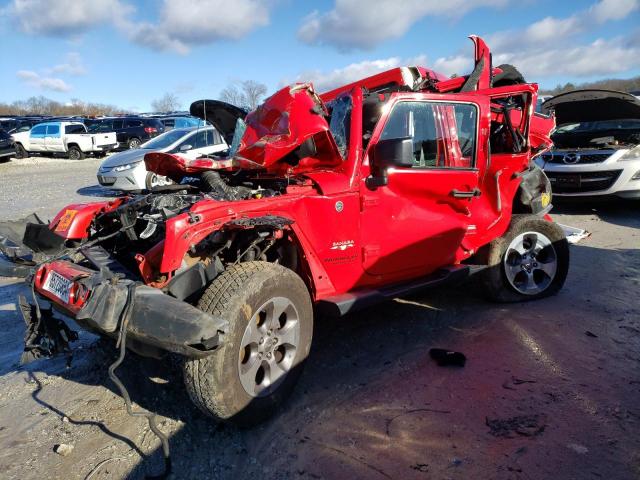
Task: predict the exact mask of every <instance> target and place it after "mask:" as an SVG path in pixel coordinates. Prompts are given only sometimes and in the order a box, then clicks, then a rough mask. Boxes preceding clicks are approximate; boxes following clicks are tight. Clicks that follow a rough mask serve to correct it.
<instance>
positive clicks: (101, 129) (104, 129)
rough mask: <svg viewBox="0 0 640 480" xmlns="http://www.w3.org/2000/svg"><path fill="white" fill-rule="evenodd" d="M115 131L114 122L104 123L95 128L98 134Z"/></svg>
mask: <svg viewBox="0 0 640 480" xmlns="http://www.w3.org/2000/svg"><path fill="white" fill-rule="evenodd" d="M112 130H113V123H112V122H102V123H99V124H98V125H97V126H96V127H95V131H96V132H110V131H112Z"/></svg>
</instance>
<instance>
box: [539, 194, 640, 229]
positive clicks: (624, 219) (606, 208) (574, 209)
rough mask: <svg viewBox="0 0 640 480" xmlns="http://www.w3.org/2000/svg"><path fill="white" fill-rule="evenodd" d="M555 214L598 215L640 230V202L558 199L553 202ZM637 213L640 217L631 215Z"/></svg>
mask: <svg viewBox="0 0 640 480" xmlns="http://www.w3.org/2000/svg"><path fill="white" fill-rule="evenodd" d="M553 207H554V208H553V211H552V212H551V215H552V216H553V214H554V213H559V214H566V215H596V216H598V217H599V218H600V219H601V220H604V221H606V222H609V223H612V224H614V225H620V226H623V227H631V228H640V200H626V199H623V198H608V199H588V200H584V199H580V200H578V199H558V198H554V200H553ZM629 212H637V213H639V215H637V216H633V215H629Z"/></svg>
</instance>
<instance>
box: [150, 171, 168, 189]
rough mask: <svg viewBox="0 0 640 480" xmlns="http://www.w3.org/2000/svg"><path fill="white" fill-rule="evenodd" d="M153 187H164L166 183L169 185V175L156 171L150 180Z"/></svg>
mask: <svg viewBox="0 0 640 480" xmlns="http://www.w3.org/2000/svg"><path fill="white" fill-rule="evenodd" d="M149 184H150V185H151V188H153V187H163V186H165V185H169V179H168V178H167V177H163V176H162V175H156V174H155V173H154V174H153V175H151V181H150V182H149Z"/></svg>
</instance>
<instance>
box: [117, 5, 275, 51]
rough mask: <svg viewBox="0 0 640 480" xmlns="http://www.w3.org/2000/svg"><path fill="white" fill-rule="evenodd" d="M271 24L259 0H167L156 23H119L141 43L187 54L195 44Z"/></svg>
mask: <svg viewBox="0 0 640 480" xmlns="http://www.w3.org/2000/svg"><path fill="white" fill-rule="evenodd" d="M268 23H269V9H268V8H267V6H266V5H265V4H264V2H261V1H259V0H235V1H234V2H233V4H232V5H230V4H229V2H227V1H225V0H164V3H163V5H162V9H161V10H160V20H159V22H158V23H157V24H151V23H132V22H127V21H121V22H119V25H120V28H121V29H123V30H124V31H125V33H126V34H127V35H128V36H129V38H130V39H131V40H132V41H134V42H136V43H139V44H140V45H144V46H147V47H150V48H155V49H159V50H168V51H174V52H176V53H180V54H185V53H187V52H188V51H189V49H190V48H191V47H192V46H195V45H199V44H204V43H211V42H215V41H217V40H223V39H231V40H236V39H239V38H242V37H244V36H246V35H247V34H249V33H250V32H251V31H253V30H255V29H256V28H259V27H263V26H265V25H267V24H268Z"/></svg>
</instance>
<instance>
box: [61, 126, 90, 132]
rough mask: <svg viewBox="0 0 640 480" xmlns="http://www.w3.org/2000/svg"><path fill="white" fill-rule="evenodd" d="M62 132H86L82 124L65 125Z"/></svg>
mask: <svg viewBox="0 0 640 480" xmlns="http://www.w3.org/2000/svg"><path fill="white" fill-rule="evenodd" d="M64 133H67V134H68V133H87V130H86V128H85V127H84V125H65V127H64Z"/></svg>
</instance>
